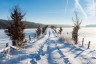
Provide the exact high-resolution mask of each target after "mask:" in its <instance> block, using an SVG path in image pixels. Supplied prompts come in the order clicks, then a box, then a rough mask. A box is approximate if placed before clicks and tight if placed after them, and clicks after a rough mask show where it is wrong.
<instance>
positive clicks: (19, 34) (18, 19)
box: [5, 6, 25, 47]
mask: <svg viewBox="0 0 96 64" xmlns="http://www.w3.org/2000/svg"><path fill="white" fill-rule="evenodd" d="M24 16H25V14H22V12H21V9H20V8H19V7H18V6H15V7H14V8H13V9H12V12H11V16H10V17H11V20H12V21H11V24H10V26H9V27H8V29H7V30H5V33H6V34H7V35H8V36H10V39H11V40H12V44H13V46H19V47H23V46H24V43H25V42H24V38H25V34H24V33H23V32H24V29H25V24H24V23H23V21H22V19H23V18H24Z"/></svg>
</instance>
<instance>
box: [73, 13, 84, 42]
mask: <svg viewBox="0 0 96 64" xmlns="http://www.w3.org/2000/svg"><path fill="white" fill-rule="evenodd" d="M72 20H73V22H74V26H73V31H72V39H73V40H74V41H75V44H78V31H79V29H80V24H81V22H82V20H81V19H80V18H79V17H78V13H77V12H75V19H73V18H72Z"/></svg>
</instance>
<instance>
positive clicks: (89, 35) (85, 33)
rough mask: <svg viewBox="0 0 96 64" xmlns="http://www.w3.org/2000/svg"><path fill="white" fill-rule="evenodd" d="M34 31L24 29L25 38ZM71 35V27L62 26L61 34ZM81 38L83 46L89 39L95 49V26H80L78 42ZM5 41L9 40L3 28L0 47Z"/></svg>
mask: <svg viewBox="0 0 96 64" xmlns="http://www.w3.org/2000/svg"><path fill="white" fill-rule="evenodd" d="M34 32H35V29H26V30H25V34H26V39H27V38H28V36H29V35H31V37H33V33H34ZM67 32H68V33H69V35H70V36H71V33H72V28H63V34H64V35H65V34H67ZM82 38H85V41H84V47H87V45H88V42H89V41H91V46H90V48H92V49H95V50H96V28H81V29H80V30H79V44H80V45H81V44H82ZM5 43H10V44H11V41H10V39H9V37H8V36H6V34H5V33H4V30H0V49H2V48H4V47H5Z"/></svg>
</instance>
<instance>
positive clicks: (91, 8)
mask: <svg viewBox="0 0 96 64" xmlns="http://www.w3.org/2000/svg"><path fill="white" fill-rule="evenodd" d="M86 2H87V4H86V5H87V6H86V11H87V14H88V15H90V16H95V15H96V2H95V1H94V0H86Z"/></svg>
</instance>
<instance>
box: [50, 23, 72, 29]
mask: <svg viewBox="0 0 96 64" xmlns="http://www.w3.org/2000/svg"><path fill="white" fill-rule="evenodd" d="M49 26H55V27H58V28H59V27H63V28H69V27H72V25H63V24H50V25H49Z"/></svg>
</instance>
